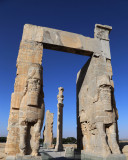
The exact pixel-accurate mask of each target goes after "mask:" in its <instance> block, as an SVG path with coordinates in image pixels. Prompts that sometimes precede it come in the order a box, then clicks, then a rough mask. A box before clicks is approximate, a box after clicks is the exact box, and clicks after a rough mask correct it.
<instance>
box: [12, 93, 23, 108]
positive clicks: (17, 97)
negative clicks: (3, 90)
mask: <svg viewBox="0 0 128 160" xmlns="http://www.w3.org/2000/svg"><path fill="white" fill-rule="evenodd" d="M21 98H22V94H20V93H12V96H11V108H13V109H19V108H20V102H21Z"/></svg>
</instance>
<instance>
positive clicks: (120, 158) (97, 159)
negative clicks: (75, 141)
mask: <svg viewBox="0 0 128 160" xmlns="http://www.w3.org/2000/svg"><path fill="white" fill-rule="evenodd" d="M81 160H127V159H126V157H125V155H123V154H111V155H109V156H107V157H102V156H99V155H96V154H92V153H85V152H84V151H81Z"/></svg>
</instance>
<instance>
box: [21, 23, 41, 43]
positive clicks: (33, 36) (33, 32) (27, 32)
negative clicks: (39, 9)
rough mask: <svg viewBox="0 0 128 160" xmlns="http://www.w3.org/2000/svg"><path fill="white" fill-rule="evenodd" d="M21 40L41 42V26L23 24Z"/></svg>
mask: <svg viewBox="0 0 128 160" xmlns="http://www.w3.org/2000/svg"><path fill="white" fill-rule="evenodd" d="M22 40H23V41H37V42H43V27H40V26H35V25H31V24H25V25H24V30H23V35H22Z"/></svg>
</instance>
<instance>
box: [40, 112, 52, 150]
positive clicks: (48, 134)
mask: <svg viewBox="0 0 128 160" xmlns="http://www.w3.org/2000/svg"><path fill="white" fill-rule="evenodd" d="M53 116H54V114H53V113H50V111H49V110H47V112H46V119H45V127H44V131H43V139H44V143H43V146H44V147H45V148H52V147H53Z"/></svg>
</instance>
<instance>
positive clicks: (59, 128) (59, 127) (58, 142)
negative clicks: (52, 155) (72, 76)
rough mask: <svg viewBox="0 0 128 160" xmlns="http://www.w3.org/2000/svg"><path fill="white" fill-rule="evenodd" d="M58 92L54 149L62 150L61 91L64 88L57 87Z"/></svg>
mask: <svg viewBox="0 0 128 160" xmlns="http://www.w3.org/2000/svg"><path fill="white" fill-rule="evenodd" d="M58 89H59V94H58V96H57V99H58V104H57V108H58V114H57V138H56V147H55V150H56V151H62V150H63V144H62V137H63V106H64V104H63V91H64V89H63V88H62V87H60V88H58Z"/></svg>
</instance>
